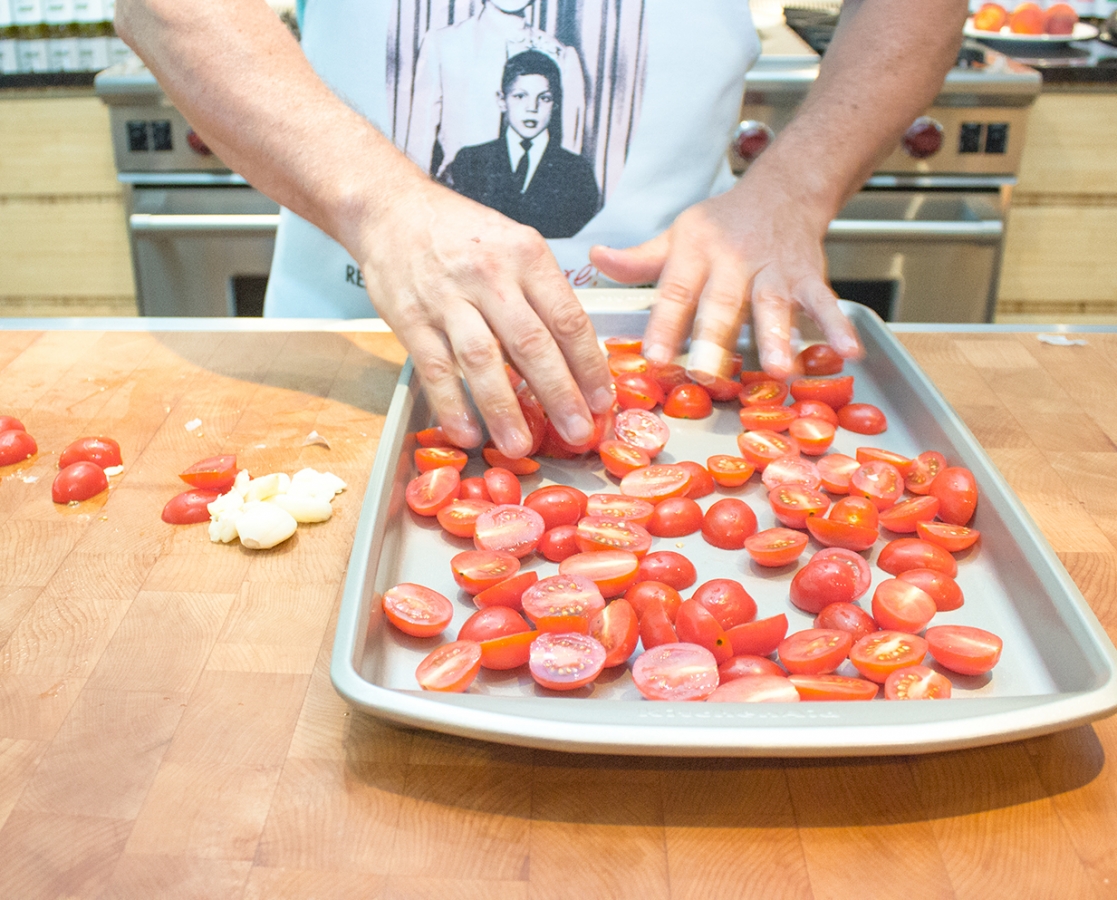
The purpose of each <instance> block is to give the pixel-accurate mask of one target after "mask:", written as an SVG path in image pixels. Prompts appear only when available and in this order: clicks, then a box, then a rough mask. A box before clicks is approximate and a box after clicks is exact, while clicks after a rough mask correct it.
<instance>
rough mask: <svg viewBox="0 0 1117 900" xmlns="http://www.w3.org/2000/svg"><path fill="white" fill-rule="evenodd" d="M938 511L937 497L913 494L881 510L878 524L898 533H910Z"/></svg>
mask: <svg viewBox="0 0 1117 900" xmlns="http://www.w3.org/2000/svg"><path fill="white" fill-rule="evenodd" d="M938 511H939V500H938V498H937V497H929V496H923V497H920V496H915V497H909V498H908V499H907V500H901V501H900V502H899V503H897V504H896V505H895V506H890V507H889V508H888V509H885V510H882V511H881V514H880V524H881V525H883V526H884V527H885V528H887V529H888V530H889V531H895V532H897V533H898V534H910V533H912V532H914V531H916V530H918V526H919V525H921V524H923V523H925V522H929V521H930V520H931V519H933V518H934V517H935V513H937V512H938Z"/></svg>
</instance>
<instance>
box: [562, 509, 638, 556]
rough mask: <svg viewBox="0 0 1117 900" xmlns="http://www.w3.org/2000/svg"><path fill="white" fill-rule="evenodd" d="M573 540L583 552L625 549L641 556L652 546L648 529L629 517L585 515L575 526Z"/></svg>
mask: <svg viewBox="0 0 1117 900" xmlns="http://www.w3.org/2000/svg"><path fill="white" fill-rule="evenodd" d="M575 529H576V530H575V534H574V540H575V541H577V543H578V547H579V548H580V549H581V550H582V552H583V553H587V552H590V551H595V550H627V551H628V552H629V553H634V554H635V555H636V556H638V557H639V556H643V555H644V554H645V553H647V552H648V550H650V549H651V546H652V536H651V535H650V534H649V533H648V530H647V529H646V528H645V527H644V526H643V525H639V524H637V523H636V522H633V521H632V520H631V519H615V518H612V517H611V516H586V517H585V518H583V519H582V520H581V521H580V522H578V524H577V525H576V526H575Z"/></svg>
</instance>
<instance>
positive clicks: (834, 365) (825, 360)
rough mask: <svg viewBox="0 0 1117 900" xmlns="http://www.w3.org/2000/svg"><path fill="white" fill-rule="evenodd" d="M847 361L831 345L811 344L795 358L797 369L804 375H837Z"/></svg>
mask: <svg viewBox="0 0 1117 900" xmlns="http://www.w3.org/2000/svg"><path fill="white" fill-rule="evenodd" d="M844 366H845V360H844V359H842V357H841V356H839V355H838V351H837V350H835V349H834V348H833V347H831V346H830V345H829V344H810V345H808V346H806V347H804V348H803V349H802V350H800V351H799V355H798V356H796V357H795V367H796V369H798V370H799V371H800V372H802V373H803V374H804V375H837V374H838V373H839V372H841V371H842V368H843V367H844Z"/></svg>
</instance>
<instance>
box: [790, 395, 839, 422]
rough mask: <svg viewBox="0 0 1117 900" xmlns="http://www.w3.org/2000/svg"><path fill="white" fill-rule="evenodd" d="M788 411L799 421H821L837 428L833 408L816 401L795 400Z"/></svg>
mask: <svg viewBox="0 0 1117 900" xmlns="http://www.w3.org/2000/svg"><path fill="white" fill-rule="evenodd" d="M788 409H790V410H791V411H792V412H793V413H795V415H796V416H797V417H798V418H800V419H822V421H823V422H829V423H830V424H831V425H833V426H835V427H837V424H838V414H837V413H836V412H834V408H833V407H832V406H828V405H827V404H825V403H822V402H820V401H818V400H796V401H795V402H794V403H792V404H791V406H789V407H788Z"/></svg>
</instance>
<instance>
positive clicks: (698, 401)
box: [663, 384, 714, 419]
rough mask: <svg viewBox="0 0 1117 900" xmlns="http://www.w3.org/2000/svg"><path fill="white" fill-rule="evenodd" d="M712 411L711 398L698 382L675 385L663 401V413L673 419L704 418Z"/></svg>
mask: <svg viewBox="0 0 1117 900" xmlns="http://www.w3.org/2000/svg"><path fill="white" fill-rule="evenodd" d="M713 411H714V403H713V400H711V399H710V394H709V392H708V391H707V390H706V389H705V388H704V387H702V385H700V384H680V385H676V386H675V387H673V388H671V390H670V391H669V392H668V393H667V399H665V400H664V401H663V414H664V415H665V416H670V417H671V418H673V419H705V418H706V417H707V416H708V415H710V413H712V412H713Z"/></svg>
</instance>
